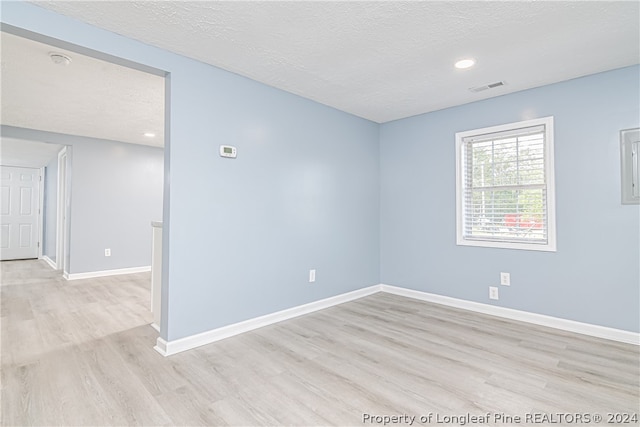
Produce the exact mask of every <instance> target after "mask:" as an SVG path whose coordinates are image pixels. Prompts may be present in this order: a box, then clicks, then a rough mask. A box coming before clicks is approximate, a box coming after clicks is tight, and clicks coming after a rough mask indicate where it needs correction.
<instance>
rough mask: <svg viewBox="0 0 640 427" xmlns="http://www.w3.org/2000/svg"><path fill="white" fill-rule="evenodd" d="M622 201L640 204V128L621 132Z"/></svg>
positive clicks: (626, 203) (627, 203) (628, 203)
mask: <svg viewBox="0 0 640 427" xmlns="http://www.w3.org/2000/svg"><path fill="white" fill-rule="evenodd" d="M620 160H621V163H622V165H621V166H622V167H621V172H622V203H623V204H625V205H630V204H640V129H627V130H623V131H621V132H620Z"/></svg>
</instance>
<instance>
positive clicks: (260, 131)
mask: <svg viewBox="0 0 640 427" xmlns="http://www.w3.org/2000/svg"><path fill="white" fill-rule="evenodd" d="M2 20H3V21H4V22H6V23H8V24H11V25H14V26H17V27H20V28H24V29H27V30H31V31H34V32H37V33H39V34H43V35H46V36H51V37H55V38H58V39H62V40H65V41H68V42H71V43H76V44H79V45H82V46H85V47H88V48H92V49H95V50H98V51H101V52H105V53H107V54H111V55H114V56H117V57H120V58H124V59H127V60H131V61H135V62H138V63H142V64H144V65H146V66H150V67H154V68H157V69H160V70H165V71H167V72H170V73H171V80H170V88H169V89H170V90H169V91H168V94H169V96H170V105H169V106H168V107H169V108H168V111H170V130H169V132H168V133H167V137H168V139H167V148H166V150H165V159H166V169H165V171H166V174H167V175H166V176H167V183H168V184H170V188H168V189H167V190H168V191H167V193H166V194H168V195H170V197H165V208H164V212H163V218H164V222H165V227H164V229H163V239H164V242H165V243H166V244H165V246H164V248H163V249H164V253H163V257H164V259H165V261H167V262H164V263H163V289H162V292H163V307H162V312H163V316H162V317H163V322H162V325H161V335H162V337H163V338H165V339H168V340H175V339H178V338H181V337H184V336H188V335H191V334H195V333H198V332H202V331H206V330H210V329H213V328H217V327H221V326H224V325H228V324H231V323H235V322H238V321H242V320H245V319H248V318H252V317H256V316H260V315H263V314H267V313H272V312H274V311H277V310H282V309H286V308H289V307H294V306H298V305H300V304H304V303H308V302H311V301H315V300H318V299H321V298H325V297H329V296H333V295H336V294H341V293H344V292H348V291H351V290H354V289H358V288H362V287H364V286H370V285H373V284H376V283H378V278H379V269H378V266H379V246H378V245H379V235H378V224H379V181H378V177H379V170H378V167H379V165H378V149H377V148H378V126H377V125H376V124H375V123H372V122H369V121H366V120H363V119H360V118H357V117H354V116H351V115H349V114H346V113H343V112H340V111H337V110H335V109H332V108H328V107H326V106H323V105H320V104H317V103H315V102H312V101H310V100H306V99H303V98H301V97H298V96H295V95H292V94H289V93H286V92H283V91H280V90H277V89H274V88H271V87H268V86H265V85H262V84H260V83H257V82H255V81H252V80H249V79H246V78H243V77H240V76H237V75H235V74H232V73H228V72H226V71H223V70H220V69H217V68H215V67H211V66H208V65H205V64H203V63H201V62H198V61H194V60H191V59H188V58H185V57H182V56H179V55H175V54H172V53H169V52H167V51H163V50H161V49H156V48H153V47H150V46H148V45H144V44H142V43H138V42H135V41H133V40H131V39H127V38H125V37H122V36H118V35H115V34H113V33H109V32H107V31H103V30H100V29H97V28H95V27H92V26H89V25H86V24H83V23H80V22H78V21H75V20H72V19H69V18H66V17H63V16H61V15H57V14H55V13H52V12H50V11H47V10H44V9H41V8H39V7H37V6H35V5H33V4H29V3H23V2H11V3H3V6H2ZM220 144H232V145H235V146H237V148H238V158H237V159H235V160H230V159H223V158H220V157H219V156H218V146H219V145H220ZM75 149H76V147H74V159H73V161H74V171H73V174H74V176H73V181H74V183H75V182H76V181H77V178H78V177H77V174H76V172H77V171H76V168H77V167H76V163H77V160H78V159H77V152H76V150H75ZM74 185H75V184H74ZM77 197H78V194H77V192H76V189H75V188H74V189H73V194H72V203H75V199H76V198H77ZM72 215H75V212H73V213H72ZM72 239H74V237H73V236H72ZM72 245H73V241H72ZM312 268H315V269H316V270H317V280H316V283H315V284H309V283H308V274H309V273H308V272H309V269H312Z"/></svg>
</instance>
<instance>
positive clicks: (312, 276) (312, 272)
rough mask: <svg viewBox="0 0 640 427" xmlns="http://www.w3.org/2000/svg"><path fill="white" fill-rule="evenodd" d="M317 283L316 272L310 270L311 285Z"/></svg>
mask: <svg viewBox="0 0 640 427" xmlns="http://www.w3.org/2000/svg"><path fill="white" fill-rule="evenodd" d="M315 281H316V270H309V283H313V282H315Z"/></svg>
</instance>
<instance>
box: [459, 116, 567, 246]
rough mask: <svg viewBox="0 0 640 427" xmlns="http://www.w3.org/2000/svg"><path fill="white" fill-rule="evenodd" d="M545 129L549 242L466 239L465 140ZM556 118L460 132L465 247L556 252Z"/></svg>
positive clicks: (461, 229) (461, 231) (461, 217)
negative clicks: (523, 130) (534, 127)
mask: <svg viewBox="0 0 640 427" xmlns="http://www.w3.org/2000/svg"><path fill="white" fill-rule="evenodd" d="M540 125H544V127H545V130H544V132H545V138H544V139H545V159H544V168H545V183H546V186H547V188H546V196H547V200H546V206H547V243H546V244H545V243H530V242H509V241H496V240H491V239H488V240H479V239H478V238H477V237H476V238H474V239H467V238H466V237H465V236H464V221H465V217H464V200H463V199H464V190H465V189H464V187H463V186H464V185H465V157H464V156H465V153H464V139H465V138H469V137H473V136H479V135H484V134H489V133H497V132H507V131H517V130H518V129H522V128H527V127H532V126H540ZM553 135H554V133H553V116H549V117H543V118H539V119H533V120H525V121H521V122H515V123H508V124H504V125H499V126H491V127H486V128H482V129H473V130H469V131H464V132H457V133H456V135H455V136H456V235H457V237H456V243H457V244H458V245H462V246H480V247H487V248H504V249H523V250H532V251H548V252H555V251H556V197H555V173H554V170H555V169H554V149H553Z"/></svg>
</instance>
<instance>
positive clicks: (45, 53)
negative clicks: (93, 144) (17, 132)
mask: <svg viewBox="0 0 640 427" xmlns="http://www.w3.org/2000/svg"><path fill="white" fill-rule="evenodd" d="M0 37H1V39H0V42H1V44H2V75H1V83H2V124H3V125H10V126H17V127H24V128H30V129H37V130H44V131H49V132H58V133H65V134H71V135H80V136H89V137H94V138H102V139H110V140H115V141H122V142H129V143H135V144H145V145H152V146H160V147H161V146H162V145H163V141H164V135H163V133H164V78H163V77H159V76H156V75H153V74H149V73H144V72H141V71H138V70H134V69H132V68H128V67H123V66H120V65H116V64H113V63H110V62H106V61H102V60H99V59H96V58H93V57H90V56H86V55H81V54H79V53H76V52H71V51H68V50H64V49H59V48H57V47H53V46H50V45H47V44H44V43H40V42H37V41H33V40H29V39H26V38H23V37H18V36H15V35H13V34H9V33H6V32H2V33H1V36H0ZM50 52H56V53H62V54H64V55H67V56H69V57H70V58H71V63H70V64H68V65H57V64H55V63H54V62H53V61H52V60H51V58H50V57H49V53H50ZM145 132H153V133H155V134H156V137H155V138H149V137H145V136H144V133H145ZM6 152H7V153H8V151H6Z"/></svg>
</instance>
